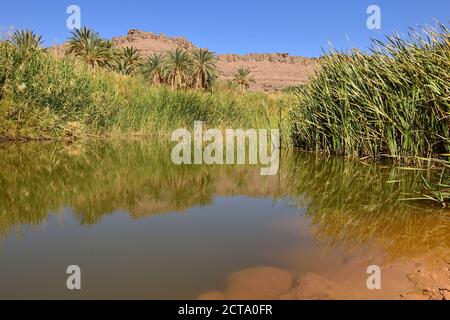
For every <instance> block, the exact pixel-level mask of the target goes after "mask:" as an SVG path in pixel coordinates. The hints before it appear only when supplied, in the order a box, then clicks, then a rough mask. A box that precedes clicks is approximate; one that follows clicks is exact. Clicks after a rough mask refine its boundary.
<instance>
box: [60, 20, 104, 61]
mask: <svg viewBox="0 0 450 320" xmlns="http://www.w3.org/2000/svg"><path fill="white" fill-rule="evenodd" d="M66 55H72V56H75V57H78V58H80V59H82V60H83V61H85V62H86V63H88V64H89V65H91V66H93V67H94V66H102V67H103V66H108V65H110V63H111V61H112V58H113V43H112V42H111V41H105V40H103V39H102V38H100V35H99V34H98V33H97V32H95V31H93V30H92V29H89V28H86V27H82V28H81V29H75V30H74V31H72V37H71V38H70V40H69V42H68V49H67V51H66Z"/></svg>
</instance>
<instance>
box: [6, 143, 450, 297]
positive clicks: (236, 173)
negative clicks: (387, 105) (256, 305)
mask: <svg viewBox="0 0 450 320" xmlns="http://www.w3.org/2000/svg"><path fill="white" fill-rule="evenodd" d="M170 147H171V146H170V144H168V143H162V142H161V143H156V142H145V141H134V142H130V141H128V142H125V141H114V142H102V143H100V142H97V143H86V144H65V143H45V144H43V143H40V144H13V145H3V146H1V148H0V164H1V166H0V298H75V299H76V298H138V299H194V298H196V297H198V296H199V295H201V294H204V293H206V292H210V291H224V290H226V288H227V286H228V283H227V281H228V279H229V277H230V275H232V274H236V273H238V272H240V271H242V270H248V269H250V270H252V269H251V268H258V267H259V268H261V267H275V268H279V269H282V270H289V271H290V272H294V273H295V274H303V273H306V272H310V273H311V272H313V273H316V274H330V273H332V272H333V271H336V270H338V271H337V272H338V273H339V270H341V269H342V267H343V266H345V265H347V264H348V262H349V261H351V260H352V259H356V258H357V257H363V259H365V257H367V255H369V256H370V257H371V258H370V259H373V258H382V259H383V260H384V261H396V260H403V261H408V259H411V257H414V256H416V255H418V254H420V253H423V252H427V251H430V250H432V249H433V250H434V249H436V248H442V247H443V248H448V247H450V236H449V235H450V232H449V231H450V222H449V221H450V220H449V212H448V211H446V210H444V209H440V208H439V207H433V208H430V207H429V206H428V207H420V206H419V205H418V204H417V203H412V202H405V201H398V200H399V199H402V198H407V197H408V196H414V192H417V191H420V190H421V189H423V183H422V179H421V177H420V175H424V174H425V175H428V176H429V177H431V178H432V177H433V175H434V174H435V173H433V172H425V173H424V172H415V171H406V170H400V169H398V168H395V167H393V166H377V165H367V164H362V163H359V162H357V161H349V160H343V159H340V158H332V157H331V158H323V157H316V156H314V155H309V154H301V153H285V154H284V155H283V159H282V162H281V169H280V173H279V175H278V176H275V177H262V176H260V175H259V167H257V166H182V167H179V166H175V165H173V164H172V163H171V162H170V152H171V148H170ZM369 262H370V261H368V260H367V263H369ZM69 265H78V266H80V267H81V270H82V290H81V291H69V290H67V288H66V279H67V277H68V275H67V274H66V268H67V266H69ZM253 270H254V269H253ZM362 272H364V270H362ZM274 286H276V284H274Z"/></svg>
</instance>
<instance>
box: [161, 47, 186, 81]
mask: <svg viewBox="0 0 450 320" xmlns="http://www.w3.org/2000/svg"><path fill="white" fill-rule="evenodd" d="M191 64H192V62H191V58H190V56H189V54H188V52H187V51H185V50H182V49H176V50H174V51H170V52H169V53H168V55H167V56H166V58H165V61H164V75H165V77H166V78H167V81H168V83H169V84H170V85H171V86H172V89H178V88H182V87H183V86H186V85H187V82H188V79H189V74H190V71H191Z"/></svg>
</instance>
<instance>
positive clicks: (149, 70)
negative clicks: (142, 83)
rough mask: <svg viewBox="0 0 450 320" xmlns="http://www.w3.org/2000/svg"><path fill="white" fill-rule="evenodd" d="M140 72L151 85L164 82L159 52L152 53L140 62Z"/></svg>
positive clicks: (161, 58) (161, 59)
mask: <svg viewBox="0 0 450 320" xmlns="http://www.w3.org/2000/svg"><path fill="white" fill-rule="evenodd" d="M142 73H143V75H144V78H145V80H147V81H148V82H149V83H150V84H152V85H156V86H158V85H160V84H162V83H163V82H164V76H163V57H162V55H160V54H152V55H150V56H149V57H148V58H147V60H146V61H145V62H144V63H143V64H142Z"/></svg>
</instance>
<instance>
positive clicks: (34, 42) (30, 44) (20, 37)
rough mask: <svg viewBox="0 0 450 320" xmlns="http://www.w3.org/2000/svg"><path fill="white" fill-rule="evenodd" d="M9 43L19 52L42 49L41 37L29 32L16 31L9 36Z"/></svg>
mask: <svg viewBox="0 0 450 320" xmlns="http://www.w3.org/2000/svg"><path fill="white" fill-rule="evenodd" d="M10 42H11V43H12V44H13V45H15V46H16V47H17V48H18V49H21V50H34V49H40V48H41V47H42V44H43V41H42V36H38V35H37V34H35V33H34V32H33V31H30V30H17V31H16V32H14V34H13V35H12V36H11V39H10Z"/></svg>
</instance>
